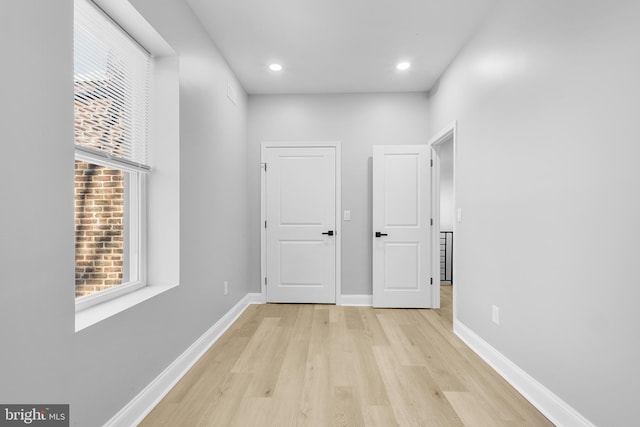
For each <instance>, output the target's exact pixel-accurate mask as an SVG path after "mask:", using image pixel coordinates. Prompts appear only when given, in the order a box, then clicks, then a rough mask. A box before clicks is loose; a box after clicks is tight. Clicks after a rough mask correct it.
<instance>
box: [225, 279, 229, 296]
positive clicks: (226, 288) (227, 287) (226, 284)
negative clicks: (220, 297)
mask: <svg viewBox="0 0 640 427" xmlns="http://www.w3.org/2000/svg"><path fill="white" fill-rule="evenodd" d="M224 294H225V295H228V294H229V282H227V281H226V280H225V282H224Z"/></svg>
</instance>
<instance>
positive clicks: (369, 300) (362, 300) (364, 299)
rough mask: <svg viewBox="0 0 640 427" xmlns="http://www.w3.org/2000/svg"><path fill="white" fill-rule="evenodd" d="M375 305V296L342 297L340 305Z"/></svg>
mask: <svg viewBox="0 0 640 427" xmlns="http://www.w3.org/2000/svg"><path fill="white" fill-rule="evenodd" d="M372 304H373V295H344V294H343V295H340V305H356V306H368V307H370V306H371V305H372Z"/></svg>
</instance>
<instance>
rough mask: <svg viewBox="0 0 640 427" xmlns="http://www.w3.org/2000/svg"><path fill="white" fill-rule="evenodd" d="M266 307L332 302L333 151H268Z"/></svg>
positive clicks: (328, 148)
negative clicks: (271, 304)
mask: <svg viewBox="0 0 640 427" xmlns="http://www.w3.org/2000/svg"><path fill="white" fill-rule="evenodd" d="M265 151H266V154H265V156H264V157H263V160H264V162H265V163H266V172H265V180H266V182H265V192H266V194H265V196H266V209H265V214H266V291H267V301H268V302H292V303H335V302H336V232H337V230H336V148H335V147H268V148H265Z"/></svg>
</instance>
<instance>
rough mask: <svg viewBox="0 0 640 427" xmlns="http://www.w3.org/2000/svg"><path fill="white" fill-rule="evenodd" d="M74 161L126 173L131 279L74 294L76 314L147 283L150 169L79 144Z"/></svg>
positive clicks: (125, 256)
mask: <svg viewBox="0 0 640 427" xmlns="http://www.w3.org/2000/svg"><path fill="white" fill-rule="evenodd" d="M75 1H76V2H82V3H84V7H91V8H94V9H95V12H97V13H99V14H101V15H103V16H105V17H106V18H107V19H108V20H109V21H110V22H111V23H112V24H113V25H114V27H115V28H116V29H117V30H118V31H121V33H122V35H124V36H126V37H127V38H128V39H130V40H131V42H132V43H134V44H136V45H137V47H138V48H140V49H141V50H142V51H144V52H145V53H146V54H148V51H147V49H145V48H144V46H142V45H141V44H140V43H139V42H138V41H137V40H136V39H134V38H133V37H131V35H130V34H129V33H128V32H127V31H125V30H124V29H123V27H122V26H121V25H120V24H119V23H118V22H117V21H115V20H114V19H113V18H112V17H111V16H110V15H108V14H107V13H106V12H105V11H104V10H103V9H102V8H101V7H100V6H99V5H97V4H96V3H94V2H93V1H91V0H75ZM74 25H75V20H74ZM151 59H152V58H151ZM148 78H149V79H150V80H151V75H149V76H148ZM148 98H149V99H150V98H151V96H150V95H149V96H148ZM149 110H150V105H147V112H146V113H147V115H148V114H149ZM75 160H80V161H83V162H87V163H91V164H95V165H99V166H104V167H108V168H111V169H117V170H120V171H123V172H126V173H127V177H128V179H126V180H125V185H126V190H125V194H126V202H125V212H124V218H123V221H124V222H125V223H126V226H125V231H126V232H125V235H124V236H123V238H124V240H125V242H126V244H125V245H124V246H123V254H122V257H123V261H124V262H126V265H127V268H128V276H129V278H131V280H129V281H127V282H124V283H122V284H119V285H113V287H111V288H109V289H104V290H101V291H97V292H94V293H92V294H89V295H84V296H81V297H76V298H75V311H76V313H77V312H80V311H83V310H85V309H87V308H89V307H92V306H95V305H98V304H101V303H104V302H107V301H110V300H112V299H115V298H118V297H120V296H122V295H125V294H128V293H130V292H134V291H136V290H138V289H141V288H143V287H145V286H147V245H146V242H147V220H146V218H147V179H148V178H147V175H148V174H150V168H149V167H148V166H145V165H139V164H136V163H135V162H131V161H128V160H126V159H120V158H118V157H115V156H111V155H110V154H108V153H106V152H102V151H100V150H98V149H92V148H88V147H83V146H79V145H76V146H75Z"/></svg>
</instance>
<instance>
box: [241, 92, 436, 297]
mask: <svg viewBox="0 0 640 427" xmlns="http://www.w3.org/2000/svg"><path fill="white" fill-rule="evenodd" d="M426 117H427V97H426V95H425V94H421V93H409V94H367V95H358V94H356V95H353V94H349V95H259V96H253V95H252V96H249V132H248V141H249V148H248V149H249V153H248V156H249V157H248V159H249V205H250V212H251V217H250V218H249V221H250V222H249V224H250V225H249V233H248V234H249V236H250V239H251V240H250V245H249V246H250V264H251V270H250V275H249V278H250V281H251V286H252V289H253V291H254V292H259V291H260V230H259V225H260V143H261V142H263V141H265V142H305V141H341V142H342V209H343V210H350V211H351V221H346V222H344V221H343V223H342V293H343V294H368V295H370V294H371V155H372V152H373V148H372V147H373V145H379V144H426V142H427V138H428V131H427V120H426Z"/></svg>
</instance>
